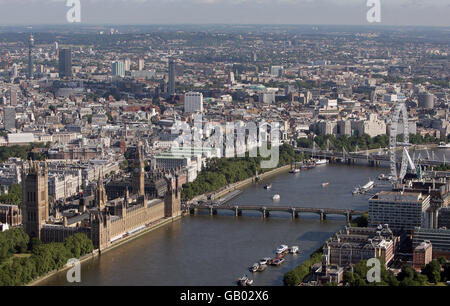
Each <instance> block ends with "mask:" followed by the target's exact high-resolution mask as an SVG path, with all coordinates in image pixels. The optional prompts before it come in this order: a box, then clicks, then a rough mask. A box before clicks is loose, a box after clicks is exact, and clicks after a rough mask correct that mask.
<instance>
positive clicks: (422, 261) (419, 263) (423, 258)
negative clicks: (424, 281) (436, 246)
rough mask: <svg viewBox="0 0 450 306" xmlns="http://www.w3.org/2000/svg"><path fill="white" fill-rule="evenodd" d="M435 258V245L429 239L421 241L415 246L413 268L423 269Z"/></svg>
mask: <svg viewBox="0 0 450 306" xmlns="http://www.w3.org/2000/svg"><path fill="white" fill-rule="evenodd" d="M432 259H433V247H432V245H431V242H430V241H429V240H427V241H423V242H421V243H420V244H419V245H418V246H416V247H415V248H414V253H413V268H414V269H415V270H416V271H420V270H422V268H423V267H424V266H426V265H427V264H428V263H429V262H430V261H431V260H432Z"/></svg>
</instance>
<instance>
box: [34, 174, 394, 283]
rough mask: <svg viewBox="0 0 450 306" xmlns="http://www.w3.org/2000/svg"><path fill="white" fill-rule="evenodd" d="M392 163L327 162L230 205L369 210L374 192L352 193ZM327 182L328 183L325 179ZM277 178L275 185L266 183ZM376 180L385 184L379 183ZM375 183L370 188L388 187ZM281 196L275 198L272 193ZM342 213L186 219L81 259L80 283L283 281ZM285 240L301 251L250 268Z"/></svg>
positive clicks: (59, 277)
mask: <svg viewBox="0 0 450 306" xmlns="http://www.w3.org/2000/svg"><path fill="white" fill-rule="evenodd" d="M387 171H388V169H387V168H371V167H366V166H363V165H355V166H348V165H322V166H318V167H316V168H315V169H310V170H305V171H301V172H300V173H297V174H290V173H283V174H279V175H277V176H274V177H271V178H268V179H266V180H264V181H262V182H260V183H258V184H254V185H251V186H248V187H247V188H245V189H244V190H243V192H242V193H241V194H240V195H239V196H238V197H236V198H235V199H233V200H231V201H230V202H229V204H238V205H239V204H249V205H250V204H251V205H266V206H270V205H280V206H297V207H321V208H348V209H362V210H367V208H368V198H369V196H370V195H369V194H366V195H358V196H353V195H352V193H351V192H352V190H353V188H354V187H355V186H357V185H364V184H365V183H366V182H367V181H369V178H370V179H372V180H375V179H376V177H377V176H378V175H379V174H380V173H387ZM325 182H326V183H329V185H328V186H326V187H322V183H325ZM268 183H271V184H272V188H271V189H270V190H265V189H264V188H263V186H264V185H265V184H268ZM376 183H380V182H379V181H376ZM387 188H389V187H388V186H377V187H376V188H375V189H374V190H373V191H372V192H375V191H377V190H379V189H387ZM274 194H279V195H280V196H281V199H280V200H279V201H276V202H274V201H273V199H272V197H273V195H274ZM343 226H345V218H344V217H343V216H332V215H329V216H327V220H326V221H324V222H320V220H319V216H318V215H315V214H301V215H300V218H299V219H296V220H292V219H291V218H290V215H289V214H286V213H272V214H271V216H270V217H269V218H268V219H266V220H263V219H262V217H261V214H260V213H258V212H253V213H252V212H244V213H243V216H241V217H234V216H233V214H232V212H229V213H227V212H220V213H219V215H217V216H212V217H211V216H209V215H195V216H186V217H183V218H182V219H181V220H179V221H177V222H174V223H173V224H170V225H168V226H165V227H162V228H159V229H156V230H155V231H152V232H150V233H148V234H145V235H143V236H141V237H139V238H137V239H135V240H133V241H130V242H128V243H126V244H124V245H123V246H120V247H118V248H116V249H113V250H111V251H108V252H107V253H104V254H102V255H101V256H99V257H97V258H95V259H92V260H89V261H87V262H85V263H83V264H82V268H81V283H80V284H79V285H89V286H91V285H113V286H115V285H182V286H202V285H204V286H205V285H219V286H220V285H234V284H235V282H236V279H237V278H238V277H241V276H242V275H244V274H247V275H249V276H250V277H251V278H253V279H254V282H255V285H282V284H283V275H284V273H285V272H287V271H289V270H290V269H292V268H294V267H296V266H298V265H299V264H300V263H301V262H302V261H304V260H305V259H307V258H308V257H309V255H310V254H311V253H312V252H314V251H315V250H316V249H318V248H319V247H320V246H321V245H322V244H323V243H324V242H325V241H326V240H327V239H328V238H329V237H330V236H332V235H333V234H334V233H335V232H336V231H337V230H339V229H340V228H342V227H343ZM280 244H287V245H289V246H292V245H297V246H299V248H300V254H298V255H287V257H286V262H285V263H284V264H283V265H282V266H281V267H271V266H270V267H268V268H267V269H266V270H265V271H264V272H261V273H256V274H253V275H252V273H251V272H249V270H248V268H249V267H250V266H251V265H252V264H253V263H255V262H257V261H259V259H261V258H263V257H270V256H273V255H274V250H275V249H276V248H277V247H278V246H279V245H280ZM39 285H70V284H69V283H67V281H66V273H65V272H61V273H58V274H56V275H54V276H52V277H50V278H48V279H46V280H44V281H43V282H41V283H40V284H39Z"/></svg>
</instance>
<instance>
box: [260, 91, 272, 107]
mask: <svg viewBox="0 0 450 306" xmlns="http://www.w3.org/2000/svg"><path fill="white" fill-rule="evenodd" d="M258 99H259V102H261V103H264V104H273V103H275V92H273V91H262V92H260V93H259V96H258Z"/></svg>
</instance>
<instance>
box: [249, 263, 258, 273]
mask: <svg viewBox="0 0 450 306" xmlns="http://www.w3.org/2000/svg"><path fill="white" fill-rule="evenodd" d="M258 269H259V264H257V263H255V264H253V266H251V267H250V271H251V272H257V271H258Z"/></svg>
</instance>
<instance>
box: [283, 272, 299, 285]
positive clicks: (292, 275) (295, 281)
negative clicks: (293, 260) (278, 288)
mask: <svg viewBox="0 0 450 306" xmlns="http://www.w3.org/2000/svg"><path fill="white" fill-rule="evenodd" d="M301 281H302V280H301V279H300V277H299V275H298V273H296V271H294V270H291V271H289V272H287V273H286V274H284V278H283V283H284V285H285V286H298V285H299V284H300V282H301Z"/></svg>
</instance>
